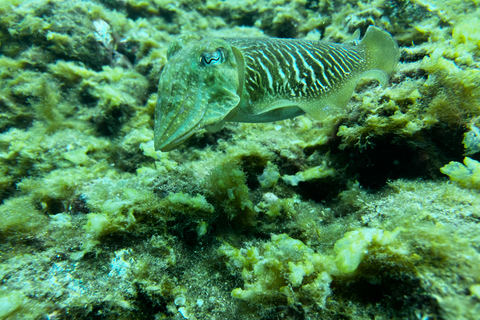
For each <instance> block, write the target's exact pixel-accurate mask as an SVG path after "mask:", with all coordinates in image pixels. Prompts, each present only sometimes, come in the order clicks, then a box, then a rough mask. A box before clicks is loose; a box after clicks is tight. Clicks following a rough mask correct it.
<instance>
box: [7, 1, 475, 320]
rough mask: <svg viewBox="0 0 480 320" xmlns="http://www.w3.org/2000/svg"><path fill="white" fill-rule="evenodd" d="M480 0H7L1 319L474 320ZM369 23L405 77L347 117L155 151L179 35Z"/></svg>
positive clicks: (370, 89)
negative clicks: (394, 45)
mask: <svg viewBox="0 0 480 320" xmlns="http://www.w3.org/2000/svg"><path fill="white" fill-rule="evenodd" d="M478 5H479V3H478V2H477V1H468V2H467V1H460V0H458V1H457V0H455V1H448V2H444V1H434V0H428V1H423V0H422V1H420V0H418V1H417V0H416V1H409V2H400V1H382V0H380V1H366V2H358V1H305V0H296V1H282V0H274V1H267V0H259V1H214V0H212V1H210V0H209V1H186V0H181V1H180V0H175V1H174V0H161V1H153V0H152V1H149V0H148V1H143V0H142V1H137V0H128V1H93V2H89V1H84V2H76V1H63V2H58V1H48V0H45V1H0V53H1V55H0V69H1V72H0V197H1V198H2V204H1V205H0V218H1V219H0V221H1V222H0V237H1V238H2V242H1V244H0V251H1V255H0V278H1V279H2V291H1V292H0V318H2V319H37V318H51V319H54V318H67V319H68V318H76V319H91V318H99V317H101V318H104V319H131V318H137V319H155V318H158V319H161V318H163V319H182V318H188V319H214V318H216V319H277V318H284V319H295V318H310V319H338V318H339V317H341V318H345V319H372V318H374V316H372V315H375V316H376V317H377V318H383V319H422V318H423V319H425V318H435V319H476V318H478V313H479V312H480V310H479V309H480V307H479V306H480V303H479V300H478V299H479V295H480V294H479V289H478V288H479V287H480V270H479V268H478V266H479V265H480V256H479V252H478V248H477V247H478V246H477V245H476V244H477V243H478V241H479V239H478V234H480V232H479V231H480V230H478V223H477V222H478V218H479V212H480V196H479V195H478V190H476V189H475V186H476V184H475V183H476V180H475V179H476V178H475V177H476V176H475V174H476V168H477V166H478V165H477V164H476V163H477V161H478V160H479V159H478V139H477V138H478V137H477V135H478V117H479V116H480V100H479V99H480V98H479V97H480V92H479V88H478V82H479V77H480V74H479V72H478V63H479V58H480V53H479V52H480V48H479V44H478V41H479V40H478V34H479V33H478V29H479V22H478V17H477V16H478V10H479V9H478ZM371 24H375V25H377V26H380V27H382V28H384V29H386V30H387V31H389V32H390V33H392V35H393V36H394V37H395V39H396V40H397V41H398V42H399V44H400V46H401V50H402V59H401V63H400V65H399V67H398V69H397V72H396V73H395V74H394V75H393V77H392V79H391V81H390V84H389V86H388V87H387V88H386V89H385V90H384V89H381V88H378V87H376V86H374V84H373V83H372V82H369V81H365V82H362V83H361V84H359V86H358V88H357V91H356V93H355V94H354V96H353V98H352V99H351V101H350V104H349V112H348V114H347V116H346V117H344V116H340V115H339V116H338V117H335V116H332V117H330V118H328V119H325V120H324V121H322V122H316V121H312V120H311V119H309V118H308V117H298V118H296V119H292V120H287V121H282V122H277V123H265V124H232V123H230V124H228V125H227V126H226V128H224V129H223V130H221V131H220V132H217V133H206V132H200V133H198V134H196V135H195V136H194V137H193V139H192V140H190V141H188V142H186V143H185V145H184V146H183V147H182V148H181V149H180V150H176V151H173V152H171V153H169V154H166V153H162V152H156V151H155V150H154V148H153V142H152V140H153V113H154V108H155V101H156V100H157V93H156V91H157V90H156V86H157V82H158V77H159V74H160V72H161V67H162V66H163V65H164V64H165V62H166V54H167V48H168V44H169V43H170V42H171V40H172V39H173V36H174V35H176V34H179V33H182V32H186V31H196V32H197V31H198V32H201V33H204V34H207V35H211V36H259V35H268V36H276V37H299V38H306V39H319V38H321V39H325V40H328V39H330V40H334V41H344V40H351V34H353V32H354V31H355V30H356V29H360V31H365V30H366V28H367V27H368V25H371ZM464 155H468V156H469V157H470V158H471V160H468V161H467V163H466V166H463V165H462V164H461V163H460V161H462V160H463V159H464ZM451 161H453V164H448V163H449V162H451ZM440 168H443V169H442V171H445V172H446V173H447V174H448V175H450V177H451V178H452V180H455V179H456V180H458V183H457V182H446V181H445V180H446V179H447V178H446V176H445V175H443V174H442V171H440ZM446 168H449V169H446ZM458 175H460V177H459V176H458ZM457 178H458V179H457ZM474 178H475V179H474ZM192 265H193V266H194V267H192ZM372 292H373V293H375V294H372Z"/></svg>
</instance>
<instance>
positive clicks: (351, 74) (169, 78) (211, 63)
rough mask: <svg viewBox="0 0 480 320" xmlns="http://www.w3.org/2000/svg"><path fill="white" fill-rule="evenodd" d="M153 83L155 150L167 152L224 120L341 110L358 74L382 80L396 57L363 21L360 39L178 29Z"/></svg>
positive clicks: (381, 34)
mask: <svg viewBox="0 0 480 320" xmlns="http://www.w3.org/2000/svg"><path fill="white" fill-rule="evenodd" d="M167 58H168V63H167V64H166V65H165V66H164V68H163V70H162V72H161V75H160V81H159V86H158V100H157V106H156V109H155V138H154V140H155V141H154V142H155V149H157V150H161V151H169V150H172V149H174V148H175V147H177V146H178V145H179V144H181V143H182V142H183V141H185V140H186V139H187V138H188V137H190V136H191V135H192V134H193V133H195V132H197V131H198V130H199V129H202V128H206V129H207V130H209V131H216V130H219V129H220V128H222V126H223V125H224V123H225V122H226V121H235V122H252V123H253V122H270V121H278V120H284V119H288V118H293V117H296V116H299V115H302V114H305V113H306V114H308V115H310V116H311V117H312V118H314V119H317V120H321V119H322V118H324V117H326V116H328V115H330V114H334V113H339V112H342V111H343V110H344V109H345V106H346V105H347V103H348V101H349V99H350V97H351V96H352V94H353V91H354V90H355V86H356V85H357V83H358V81H359V80H360V79H362V78H374V79H376V80H378V81H379V82H380V84H381V85H382V86H386V84H387V82H388V78H389V77H390V75H391V73H392V72H393V70H394V69H395V67H396V65H397V63H398V60H399V49H398V46H397V43H396V42H395V40H394V39H393V38H392V36H391V35H390V34H389V33H388V32H386V31H382V30H380V29H379V28H377V27H373V26H370V27H369V28H368V29H367V32H366V33H365V36H364V37H363V39H362V40H361V41H352V42H349V43H344V44H335V43H330V42H324V41H308V40H298V39H276V38H203V37H202V36H200V35H198V34H185V35H181V36H179V37H178V38H177V39H176V40H175V41H174V42H172V44H171V45H170V46H169V48H168V51H167Z"/></svg>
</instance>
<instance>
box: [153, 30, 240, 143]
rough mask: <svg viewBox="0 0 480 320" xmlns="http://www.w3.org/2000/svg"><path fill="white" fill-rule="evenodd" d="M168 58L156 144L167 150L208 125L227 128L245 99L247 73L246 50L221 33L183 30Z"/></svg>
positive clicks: (158, 109) (157, 110)
mask: <svg viewBox="0 0 480 320" xmlns="http://www.w3.org/2000/svg"><path fill="white" fill-rule="evenodd" d="M234 51H235V53H234ZM167 58H168V63H167V64H166V65H165V67H164V68H163V70H162V72H161V75H160V81H159V85H158V100H157V106H156V108H155V138H154V140H155V149H156V150H161V151H170V150H172V149H174V148H175V147H176V146H178V145H179V144H180V143H182V142H183V141H185V140H186V139H187V138H188V137H190V136H191V135H192V134H194V133H195V132H197V131H198V130H200V129H202V128H207V129H217V130H218V129H219V128H221V126H222V125H223V123H224V121H225V118H226V117H227V115H228V114H229V113H230V112H231V111H232V110H233V109H234V108H235V107H236V106H238V104H239V102H240V94H241V88H240V87H241V85H240V79H241V78H242V77H243V70H241V72H242V74H241V75H239V64H238V63H237V60H238V59H243V58H241V54H240V53H239V51H238V50H237V49H235V48H232V47H231V46H230V45H229V44H228V43H227V42H226V41H225V40H222V39H220V38H205V39H202V38H201V37H200V36H198V35H194V34H187V35H183V36H180V37H179V38H178V39H177V40H176V41H174V42H173V43H172V44H171V45H170V47H169V49H168V52H167ZM241 64H242V68H243V60H242V62H241Z"/></svg>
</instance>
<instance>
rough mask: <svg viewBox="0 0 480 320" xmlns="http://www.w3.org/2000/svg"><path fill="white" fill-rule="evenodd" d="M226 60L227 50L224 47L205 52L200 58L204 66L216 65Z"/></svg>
mask: <svg viewBox="0 0 480 320" xmlns="http://www.w3.org/2000/svg"><path fill="white" fill-rule="evenodd" d="M224 61H225V52H224V49H223V48H218V49H217V50H215V51H214V52H204V53H202V56H201V58H200V63H201V64H202V65H203V66H214V65H217V64H221V63H222V62H224Z"/></svg>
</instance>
